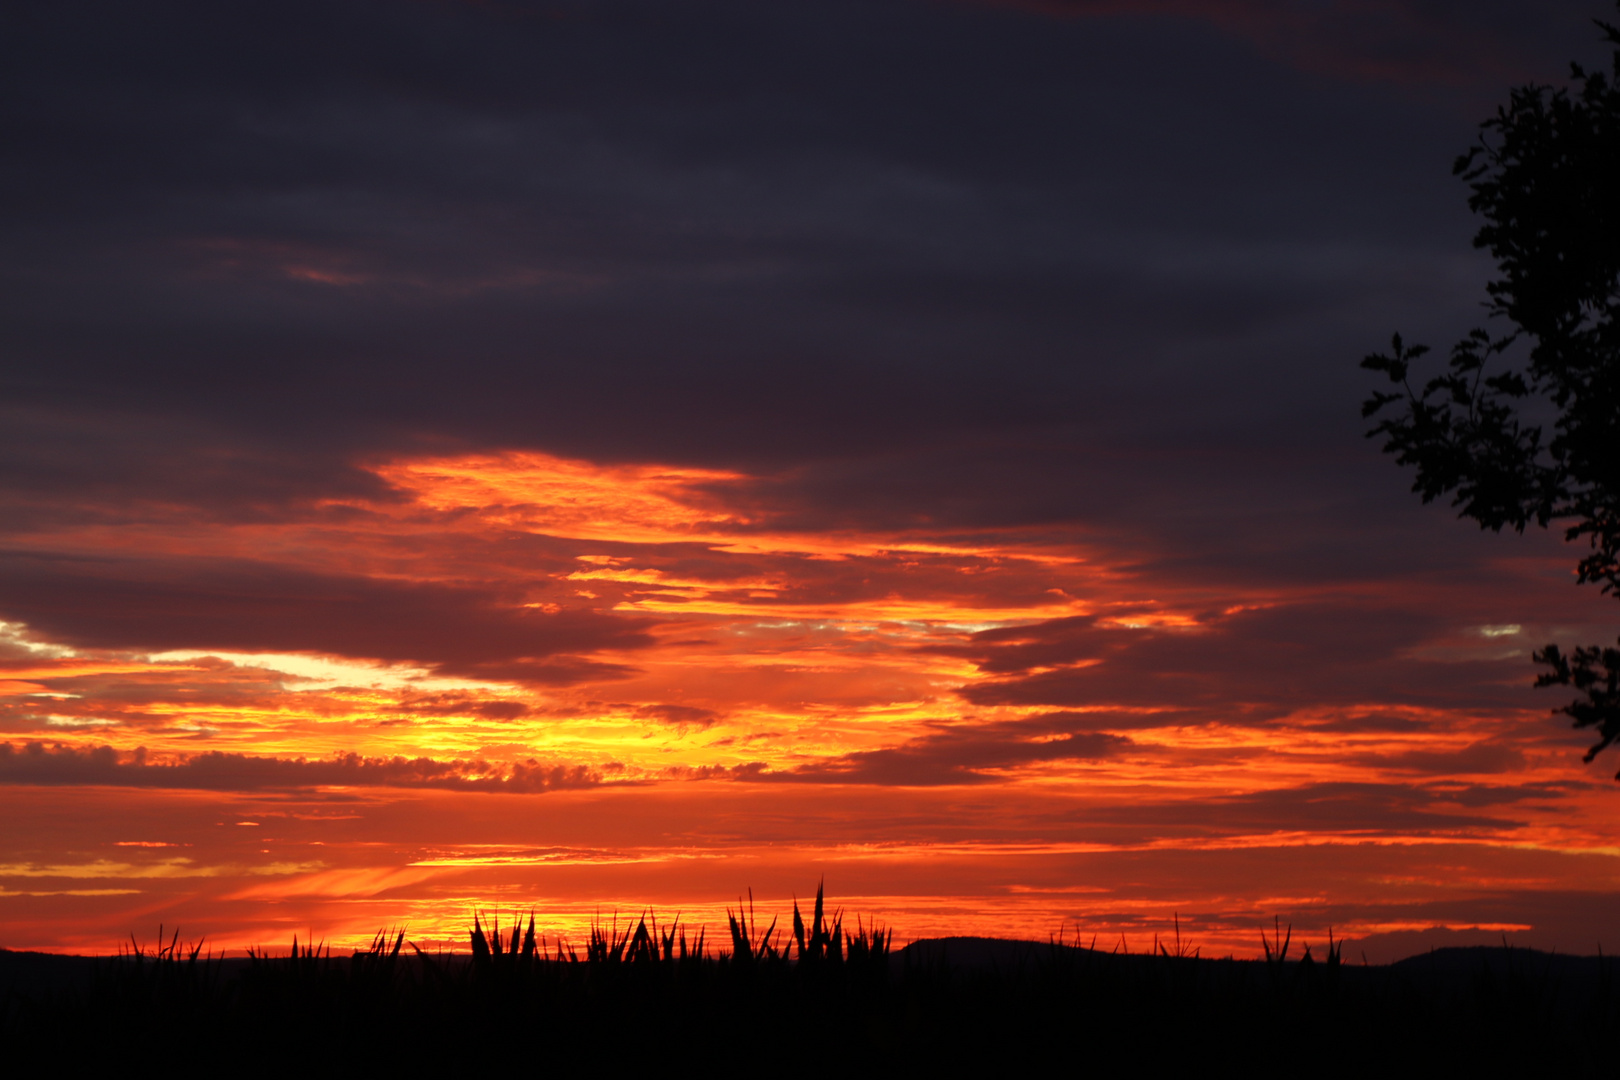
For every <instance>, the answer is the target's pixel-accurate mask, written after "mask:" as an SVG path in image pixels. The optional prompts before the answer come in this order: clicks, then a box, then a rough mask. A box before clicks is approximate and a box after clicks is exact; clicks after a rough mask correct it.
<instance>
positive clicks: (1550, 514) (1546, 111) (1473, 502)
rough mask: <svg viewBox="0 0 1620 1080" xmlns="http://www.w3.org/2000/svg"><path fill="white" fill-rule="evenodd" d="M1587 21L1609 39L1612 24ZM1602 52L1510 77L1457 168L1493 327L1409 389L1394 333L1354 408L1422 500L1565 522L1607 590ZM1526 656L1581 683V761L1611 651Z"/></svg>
mask: <svg viewBox="0 0 1620 1080" xmlns="http://www.w3.org/2000/svg"><path fill="white" fill-rule="evenodd" d="M1597 25H1598V26H1599V28H1600V29H1601V30H1602V31H1603V36H1604V38H1605V40H1606V41H1607V42H1609V43H1610V44H1611V45H1616V46H1620V28H1616V27H1614V26H1611V25H1609V24H1608V23H1604V22H1601V21H1599V22H1598V24H1597ZM1610 66H1611V70H1610V71H1609V72H1603V71H1587V70H1585V69H1583V68H1581V67H1580V66H1579V65H1575V64H1572V65H1571V76H1572V79H1573V80H1574V82H1575V84H1576V85H1575V87H1573V88H1571V89H1564V88H1559V89H1553V88H1550V87H1546V86H1523V87H1519V88H1516V89H1514V90H1513V91H1512V92H1511V95H1510V97H1509V102H1508V104H1507V105H1506V106H1505V107H1502V108H1499V109H1498V110H1497V112H1496V115H1495V116H1494V117H1492V118H1491V119H1489V120H1487V121H1485V122H1484V123H1483V124H1482V125H1481V126H1480V137H1479V141H1478V142H1477V143H1476V145H1475V146H1474V147H1473V148H1472V149H1470V150H1469V151H1468V152H1467V153H1465V154H1463V155H1462V156H1461V157H1459V158H1458V159H1457V161H1456V164H1455V166H1454V169H1453V171H1454V172H1455V173H1456V175H1458V176H1460V177H1462V178H1463V179H1464V180H1466V181H1467V182H1468V183H1469V186H1470V189H1471V194H1470V197H1469V200H1468V205H1469V208H1470V209H1472V210H1473V211H1475V212H1476V213H1478V214H1480V215H1481V216H1482V217H1483V218H1484V220H1485V223H1484V225H1482V226H1481V228H1480V230H1479V232H1478V234H1477V235H1476V236H1475V238H1474V246H1475V247H1480V248H1488V249H1489V250H1490V252H1491V254H1492V255H1493V256H1495V258H1496V261H1497V265H1498V267H1499V269H1500V271H1501V277H1500V278H1498V279H1497V280H1496V281H1493V282H1491V283H1490V284H1489V285H1488V286H1487V287H1486V292H1487V296H1488V300H1487V303H1486V307H1487V309H1488V310H1489V312H1490V316H1491V317H1492V318H1493V319H1497V320H1500V322H1499V324H1498V331H1499V332H1495V333H1493V332H1492V331H1490V330H1486V329H1475V330H1473V331H1471V332H1469V333H1468V334H1467V335H1466V336H1465V337H1464V338H1463V339H1462V340H1461V341H1459V342H1458V343H1457V344H1456V345H1454V346H1453V347H1452V350H1451V357H1450V360H1449V362H1448V364H1447V367H1446V370H1445V371H1443V372H1441V373H1440V374H1437V375H1434V376H1433V377H1431V378H1429V379H1428V380H1427V381H1426V382H1424V383H1423V384H1422V386H1421V389H1419V388H1418V387H1416V386H1414V384H1413V381H1412V378H1413V371H1414V370H1415V365H1417V364H1418V362H1419V361H1420V360H1421V359H1422V357H1423V356H1424V355H1425V354H1426V353H1427V352H1428V349H1427V347H1426V346H1423V345H1413V346H1410V347H1408V346H1407V345H1406V344H1405V343H1404V342H1403V341H1402V340H1401V337H1400V335H1398V334H1397V335H1395V337H1394V338H1393V339H1392V343H1391V344H1392V347H1391V350H1390V352H1389V353H1387V354H1386V353H1374V354H1372V355H1370V356H1368V357H1367V358H1366V359H1364V360H1363V361H1362V366H1363V367H1365V368H1368V369H1370V370H1373V371H1377V372H1381V373H1383V374H1384V375H1385V376H1386V377H1387V378H1388V379H1389V381H1390V382H1391V383H1393V384H1394V385H1395V388H1396V389H1395V391H1394V392H1393V393H1388V392H1376V393H1374V394H1373V395H1372V396H1371V397H1370V398H1368V399H1367V401H1366V402H1365V404H1364V405H1363V406H1362V415H1363V416H1365V417H1369V418H1370V417H1374V416H1381V419H1380V420H1379V422H1378V423H1377V425H1376V426H1375V427H1373V428H1372V430H1371V431H1369V432H1368V433H1367V434H1368V436H1369V437H1382V438H1383V439H1384V445H1383V449H1384V451H1385V452H1386V453H1389V454H1393V455H1394V456H1395V460H1396V461H1397V462H1398V463H1399V464H1401V465H1407V466H1411V467H1413V468H1414V469H1415V470H1416V478H1415V479H1414V481H1413V484H1412V490H1413V491H1414V492H1416V493H1417V494H1419V495H1421V496H1422V498H1423V501H1424V502H1426V503H1427V502H1430V501H1432V500H1434V499H1436V498H1438V497H1440V496H1442V495H1448V494H1449V495H1452V505H1453V506H1454V507H1456V508H1457V509H1458V513H1459V516H1461V517H1466V518H1471V519H1473V520H1474V521H1477V522H1478V523H1479V525H1480V527H1481V528H1485V529H1490V530H1492V531H1496V532H1500V531H1501V530H1502V529H1503V528H1504V527H1507V528H1512V529H1514V530H1516V531H1518V532H1523V531H1524V529H1525V527H1526V526H1527V525H1529V524H1531V523H1535V524H1536V525H1538V526H1540V527H1543V528H1545V527H1547V526H1548V525H1549V524H1550V523H1551V522H1554V521H1565V522H1569V524H1568V525H1567V526H1566V528H1565V532H1564V535H1565V538H1566V539H1568V540H1572V541H1573V540H1577V539H1580V538H1582V537H1585V538H1586V540H1587V543H1588V552H1587V554H1586V555H1585V556H1584V557H1583V558H1581V559H1580V560H1579V562H1578V563H1577V565H1576V571H1577V580H1578V581H1579V582H1583V583H1584V582H1596V583H1598V584H1599V585H1600V587H1601V589H1602V591H1603V592H1606V593H1611V594H1614V595H1616V596H1617V597H1620V198H1617V197H1616V192H1620V49H1617V50H1616V51H1615V53H1614V55H1613V57H1612V60H1611V65H1610ZM1521 346H1524V347H1521ZM1545 414H1552V415H1553V416H1555V419H1554V420H1553V422H1552V428H1551V435H1550V437H1549V436H1548V435H1547V434H1546V432H1545V430H1544V428H1543V424H1542V421H1541V416H1542V415H1545ZM1534 659H1535V661H1536V662H1537V663H1540V664H1545V665H1547V666H1549V667H1550V668H1551V669H1552V670H1551V672H1549V673H1546V674H1543V675H1542V676H1541V677H1539V678H1538V679H1537V680H1536V685H1537V686H1554V685H1557V686H1571V687H1574V688H1575V689H1576V690H1577V691H1578V692H1580V693H1581V694H1582V695H1583V697H1582V698H1578V699H1577V700H1576V701H1575V702H1573V703H1571V704H1569V705H1565V706H1562V707H1560V708H1558V709H1555V710H1554V711H1555V712H1557V713H1563V714H1565V715H1567V716H1569V717H1571V718H1573V719H1574V721H1575V727H1577V728H1587V727H1592V728H1596V729H1597V732H1598V736H1599V741H1598V743H1597V744H1596V745H1595V746H1593V747H1592V748H1591V750H1590V751H1589V752H1588V753H1587V755H1586V760H1587V761H1588V762H1590V761H1591V760H1592V759H1593V758H1594V757H1596V755H1597V754H1598V753H1600V752H1601V751H1602V750H1604V749H1605V748H1607V747H1608V746H1610V745H1612V744H1613V743H1614V742H1615V740H1616V739H1617V738H1620V699H1617V697H1616V695H1615V692H1614V691H1615V681H1616V673H1617V669H1620V651H1617V650H1615V649H1607V648H1600V647H1598V646H1589V647H1579V648H1577V649H1576V650H1575V651H1574V653H1573V654H1572V655H1571V656H1568V657H1566V656H1565V655H1564V653H1563V652H1562V651H1561V650H1560V649H1559V647H1558V646H1557V645H1547V646H1546V647H1544V648H1542V649H1540V650H1538V651H1537V652H1536V653H1535V654H1534ZM1615 775H1616V779H1620V772H1617V773H1616V774H1615Z"/></svg>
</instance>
